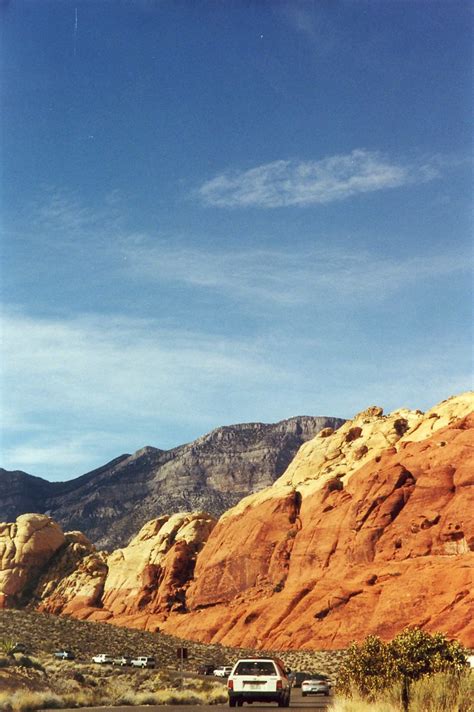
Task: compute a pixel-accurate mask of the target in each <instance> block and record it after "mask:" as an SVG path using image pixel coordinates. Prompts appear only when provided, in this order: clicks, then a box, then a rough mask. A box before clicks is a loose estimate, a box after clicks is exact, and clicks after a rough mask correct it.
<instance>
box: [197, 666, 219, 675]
mask: <svg viewBox="0 0 474 712" xmlns="http://www.w3.org/2000/svg"><path fill="white" fill-rule="evenodd" d="M215 669H216V666H215V665H206V664H203V665H199V667H198V669H197V671H198V675H214V670H215Z"/></svg>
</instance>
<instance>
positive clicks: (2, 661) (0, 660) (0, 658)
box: [0, 655, 12, 668]
mask: <svg viewBox="0 0 474 712" xmlns="http://www.w3.org/2000/svg"><path fill="white" fill-rule="evenodd" d="M11 664H12V659H11V658H7V657H6V656H4V655H0V668H6V667H10V665H11Z"/></svg>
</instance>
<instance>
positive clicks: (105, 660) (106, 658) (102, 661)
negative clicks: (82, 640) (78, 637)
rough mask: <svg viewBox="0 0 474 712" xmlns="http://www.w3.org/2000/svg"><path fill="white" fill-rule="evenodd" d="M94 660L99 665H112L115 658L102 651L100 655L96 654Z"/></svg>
mask: <svg viewBox="0 0 474 712" xmlns="http://www.w3.org/2000/svg"><path fill="white" fill-rule="evenodd" d="M92 662H93V663H98V664H99V665H110V664H111V663H112V662H113V658H112V656H111V655H107V653H100V654H99V655H94V657H93V658H92Z"/></svg>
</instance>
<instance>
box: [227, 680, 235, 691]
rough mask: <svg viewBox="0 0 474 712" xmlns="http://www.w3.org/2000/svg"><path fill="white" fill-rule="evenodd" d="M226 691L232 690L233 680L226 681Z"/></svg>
mask: <svg viewBox="0 0 474 712" xmlns="http://www.w3.org/2000/svg"><path fill="white" fill-rule="evenodd" d="M227 689H228V690H233V689H234V681H233V680H227Z"/></svg>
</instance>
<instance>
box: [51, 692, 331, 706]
mask: <svg viewBox="0 0 474 712" xmlns="http://www.w3.org/2000/svg"><path fill="white" fill-rule="evenodd" d="M244 707H246V708H247V709H249V710H251V711H252V712H256V710H268V712H270V710H274V709H278V707H277V705H274V704H260V705H259V704H255V702H254V703H253V704H252V705H246V704H245V705H244ZM290 708H291V709H292V710H295V712H297V711H298V710H301V712H307V710H311V709H313V710H326V709H328V708H329V700H328V698H327V697H320V696H314V697H309V698H308V697H305V698H303V697H302V695H301V690H299V689H294V690H293V692H292V693H291V705H290ZM82 709H83V712H131V710H133V712H153V710H156V712H159V711H160V710H163V709H170V710H174V712H189V710H190V709H196V710H199V712H205V710H209V711H210V712H223V710H226V712H227V710H228V709H229V706H228V705H199V706H197V705H196V707H190V705H157V706H153V705H145V706H140V707H129V706H126V707H84V708H82ZM47 712H48V711H47ZM51 712H53V711H52V710H51ZM54 712H77V709H76V710H73V709H71V710H69V709H68V710H59V711H58V710H55V711H54Z"/></svg>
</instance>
